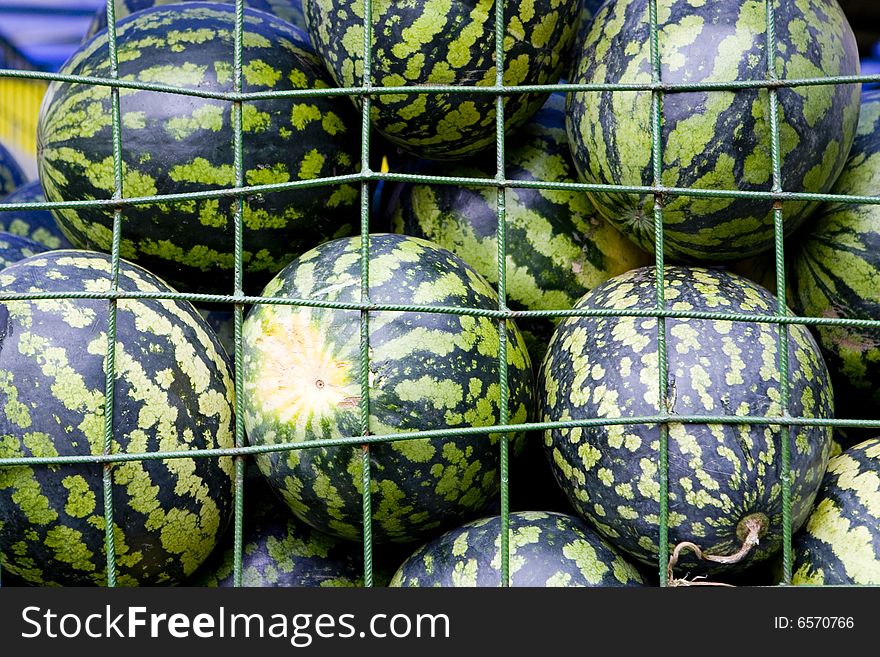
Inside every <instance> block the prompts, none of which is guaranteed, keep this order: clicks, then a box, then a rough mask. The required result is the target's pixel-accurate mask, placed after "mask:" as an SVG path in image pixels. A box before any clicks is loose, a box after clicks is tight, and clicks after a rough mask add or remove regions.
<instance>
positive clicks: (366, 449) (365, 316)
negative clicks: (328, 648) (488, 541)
mask: <svg viewBox="0 0 880 657" xmlns="http://www.w3.org/2000/svg"><path fill="white" fill-rule="evenodd" d="M372 44H373V2H372V0H364V78H363V89H364V92H368V91H369V90H370V88H371V87H372V79H371V77H372V61H373V45H372ZM361 101H362V114H361V172H362V173H363V174H364V176H365V177H364V179H363V181H362V182H361V303H369V302H370V181H369V179H368V178H367V177H366V176H368V175H369V174H370V110H371V108H372V98H370V96H369V95H368V94H367V93H364V95H363V96H362V98H361ZM360 322H361V336H360V338H361V343H360V347H361V352H360V366H361V372H360V379H361V403H360V414H361V426H360V429H361V435H362V436H369V435H370V311H369V310H361V317H360ZM361 463H362V468H363V478H362V486H363V491H362V502H363V503H362V506H363V525H364V586H373V513H372V493H371V491H370V485H371V482H372V477H371V475H370V446H369V445H366V444H365V445H363V446H362V447H361Z"/></svg>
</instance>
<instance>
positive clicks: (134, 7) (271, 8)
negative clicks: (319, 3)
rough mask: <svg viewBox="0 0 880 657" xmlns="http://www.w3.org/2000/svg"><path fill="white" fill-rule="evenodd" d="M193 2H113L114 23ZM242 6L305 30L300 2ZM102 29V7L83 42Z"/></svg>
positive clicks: (228, 0)
mask: <svg viewBox="0 0 880 657" xmlns="http://www.w3.org/2000/svg"><path fill="white" fill-rule="evenodd" d="M193 1H194V0H115V1H114V4H115V5H116V6H115V10H116V21H117V22H119V21H120V20H122V19H123V18H125V17H126V16H128V15H130V14H133V13H134V12H136V11H143V10H144V9H149V8H150V7H158V6H161V5H172V4H178V3H180V2H193ZM212 1H213V2H219V3H221V4H228V5H234V4H235V0H212ZM244 5H245V7H250V8H251V9H259V10H260V11H265V12H268V13H270V14H272V15H273V16H277V17H278V18H280V19H281V20H284V21H287V22H288V23H290V24H292V25H295V26H296V27H298V28H299V29H301V30H304V29H306V20H305V16H304V15H303V9H302V2H300V0H245V3H244ZM104 29H107V9H106V8H105V7H102V8H101V9H99V10H98V12H97V13H96V14H95V18H94V20H92V24H91V25H89V29H88V31H87V32H86V37H85V40H88V39H90V38H92V37H93V36H95V34H97V33H98V32H100V31H101V30H104Z"/></svg>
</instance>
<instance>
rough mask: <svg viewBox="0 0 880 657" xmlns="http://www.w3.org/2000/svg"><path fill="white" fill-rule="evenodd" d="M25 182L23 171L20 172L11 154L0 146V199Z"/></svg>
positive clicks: (19, 167)
mask: <svg viewBox="0 0 880 657" xmlns="http://www.w3.org/2000/svg"><path fill="white" fill-rule="evenodd" d="M26 181H27V179H26V178H25V175H24V171H22V170H21V166H20V165H19V164H18V162H16V161H15V158H14V157H13V156H12V153H10V152H9V151H8V150H7V149H6V147H5V146H4V145H3V144H0V199H2V198H3V197H4V196H6V195H7V194H11V193H12V192H13V191H14V190H15V188H16V187H19V186H20V185H24V184H25V182H26Z"/></svg>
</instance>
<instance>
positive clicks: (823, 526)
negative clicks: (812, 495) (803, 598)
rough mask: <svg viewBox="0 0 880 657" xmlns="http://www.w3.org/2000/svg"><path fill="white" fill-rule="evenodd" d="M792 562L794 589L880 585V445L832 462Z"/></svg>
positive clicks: (874, 442) (867, 443)
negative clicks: (810, 586)
mask: <svg viewBox="0 0 880 657" xmlns="http://www.w3.org/2000/svg"><path fill="white" fill-rule="evenodd" d="M794 557H795V562H794V573H793V576H792V583H793V584H825V585H841V584H842V585H862V584H872V585H874V586H877V585H880V439H877V438H873V439H871V440H867V441H865V442H863V443H860V444H858V445H856V446H855V447H852V448H850V449H848V450H846V451H845V452H844V453H843V454H841V455H839V456H836V457H834V458H833V459H831V461H830V462H829V464H828V473H827V474H826V475H825V480H824V481H823V482H822V487H821V488H820V489H819V495H818V497H817V498H816V508H815V509H814V510H813V513H812V515H810V518H809V520H807V525H806V527H804V530H803V531H802V532H800V533H799V534H798V535H797V536H796V537H795V541H794Z"/></svg>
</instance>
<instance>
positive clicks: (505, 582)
mask: <svg viewBox="0 0 880 657" xmlns="http://www.w3.org/2000/svg"><path fill="white" fill-rule="evenodd" d="M505 32H506V29H505V24H504V0H495V86H496V87H503V86H504V34H505ZM495 147H496V150H495V153H496V161H495V165H496V166H495V179H496V181H497V184H498V186H497V187H496V190H495V207H496V211H497V214H498V229H497V232H498V310H500V311H501V312H506V311H507V210H506V206H505V194H506V189H505V187H504V178H505V171H504V95H503V94H498V96H496V97H495ZM498 386H499V393H498V422H499V423H500V424H507V423H508V421H509V418H508V415H509V409H508V402H509V387H508V381H507V320H506V319H505V318H503V317H502V318H501V319H499V320H498ZM509 438H510V436H509V434H504V435H502V436H501V443H500V450H501V453H500V455H499V461H500V463H499V469H500V472H499V476H500V479H501V489H500V491H499V494H500V497H501V530H500V531H501V586H502V587H506V586H510V442H509Z"/></svg>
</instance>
